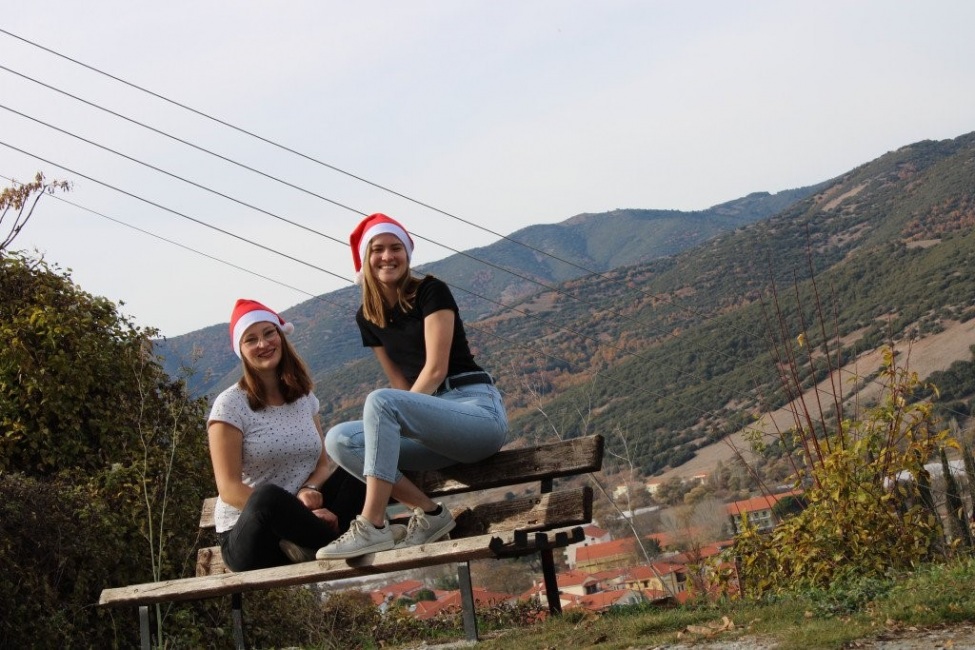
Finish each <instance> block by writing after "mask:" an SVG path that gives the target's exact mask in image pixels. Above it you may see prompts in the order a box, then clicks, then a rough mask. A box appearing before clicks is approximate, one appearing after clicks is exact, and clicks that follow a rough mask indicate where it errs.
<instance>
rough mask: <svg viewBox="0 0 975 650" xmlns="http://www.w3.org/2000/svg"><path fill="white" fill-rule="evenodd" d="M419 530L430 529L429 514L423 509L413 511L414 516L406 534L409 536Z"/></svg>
mask: <svg viewBox="0 0 975 650" xmlns="http://www.w3.org/2000/svg"><path fill="white" fill-rule="evenodd" d="M417 528H430V522H429V521H427V513H425V512H424V511H423V510H422V509H421V508H417V509H416V510H414V511H413V516H412V517H410V523H409V524H407V527H406V534H407V535H409V534H410V533H412V532H413V531H414V530H416V529H417Z"/></svg>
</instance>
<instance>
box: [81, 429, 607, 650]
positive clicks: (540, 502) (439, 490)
mask: <svg viewBox="0 0 975 650" xmlns="http://www.w3.org/2000/svg"><path fill="white" fill-rule="evenodd" d="M603 445H604V441H603V438H602V436H599V435H595V436H587V437H583V438H576V439H574V440H565V441H560V442H554V443H548V444H543V445H539V446H537V447H529V448H522V449H505V450H502V451H500V452H498V453H497V454H495V455H494V456H491V457H490V458H487V459H485V460H483V461H481V462H479V463H474V464H470V465H454V466H452V467H448V468H446V469H443V470H439V471H432V472H422V473H414V474H411V475H410V478H412V479H413V480H414V481H415V482H416V483H417V485H419V486H420V488H421V489H422V490H423V491H424V492H426V493H427V494H428V495H430V496H431V497H434V498H438V497H444V496H450V495H455V494H463V493H475V492H484V491H487V490H492V489H494V488H502V487H512V486H517V485H524V484H527V483H531V482H535V481H538V482H539V483H540V486H539V491H538V494H532V495H529V496H525V497H516V498H511V499H508V498H505V497H501V499H500V500H498V499H493V498H492V497H491V496H490V493H489V492H484V494H481V495H478V496H479V497H483V499H482V500H480V501H478V502H477V503H476V504H475V505H473V506H471V507H468V508H463V509H456V508H451V509H452V511H453V513H454V516H455V518H456V521H457V526H456V528H455V529H454V530H453V531H451V533H450V539H447V540H441V541H438V542H433V543H430V544H425V545H423V546H413V547H407V548H402V549H393V550H390V551H383V552H380V553H371V554H369V555H365V556H363V557H360V558H354V559H349V560H314V561H309V562H303V563H300V564H289V565H286V566H280V567H273V568H270V569H257V570H253V571H241V572H239V573H234V572H233V571H231V570H230V569H228V568H226V567H225V566H224V564H223V560H222V558H221V556H220V547H218V546H215V547H209V548H202V549H200V550H199V552H198V555H197V570H196V574H197V575H196V577H193V578H180V579H175V580H164V581H160V582H150V583H143V584H138V585H130V586H126V587H116V588H111V589H105V590H104V591H102V594H101V598H100V600H99V604H100V605H103V606H107V607H120V606H138V607H139V619H140V629H141V632H142V646H143V647H144V648H148V647H149V643H150V636H149V605H153V604H157V603H164V602H176V601H186V600H202V599H206V598H214V597H218V596H226V595H229V596H231V597H232V598H231V600H232V607H233V612H232V618H233V624H234V639H235V643H236V645H237V647H244V633H243V620H242V618H243V617H242V611H241V594H242V593H243V592H245V591H253V590H258V589H270V588H273V587H284V586H293V585H302V584H309V583H317V582H327V581H331V580H340V579H345V578H353V577H362V576H370V575H377V574H382V573H389V572H393V571H402V570H406V569H414V568H419V567H425V566H436V565H443V564H448V563H457V565H458V578H459V585H460V591H461V599H462V603H463V621H464V630H465V634H466V635H467V638H468V639H469V640H476V639H477V621H476V618H475V616H474V599H473V594H472V591H471V581H470V564H469V563H470V561H471V560H479V559H484V558H504V557H519V556H524V555H530V554H534V553H539V554H540V556H541V563H542V573H543V578H544V581H545V592H546V594H547V600H548V606H549V611H550V612H551V613H553V614H559V613H561V604H560V601H559V596H558V585H557V583H556V577H555V562H554V559H553V554H552V551H553V550H554V549H556V548H561V547H565V546H568V545H569V544H573V543H576V542H579V541H582V539H583V538H584V536H583V533H582V528H581V527H580V526H581V525H583V524H586V523H589V522H590V521H591V520H592V503H593V491H592V488H591V487H590V486H589V485H585V486H583V487H578V488H570V489H560V490H558V491H553V487H554V480H555V479H557V478H563V477H569V476H577V475H584V474H588V473H590V472H595V471H598V470H599V469H600V468H601V467H602V458H603ZM215 500H216V499H207V500H206V502H205V503H204V506H203V514H202V516H201V521H200V526H201V527H203V528H212V527H213V504H214V502H215ZM547 531H553V532H547Z"/></svg>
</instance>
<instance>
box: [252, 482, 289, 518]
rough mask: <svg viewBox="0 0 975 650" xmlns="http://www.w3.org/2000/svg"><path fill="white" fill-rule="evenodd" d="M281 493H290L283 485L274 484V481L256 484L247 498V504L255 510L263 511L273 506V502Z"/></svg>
mask: <svg viewBox="0 0 975 650" xmlns="http://www.w3.org/2000/svg"><path fill="white" fill-rule="evenodd" d="M281 493H284V494H288V495H289V496H290V493H289V492H288V491H287V490H285V489H284V488H283V487H280V486H278V485H275V484H274V483H264V484H262V485H258V486H257V487H256V488H254V491H253V492H251V495H250V496H249V497H248V498H247V505H249V506H250V507H251V508H252V509H253V510H255V511H257V512H263V511H265V510H268V509H270V508H272V507H275V504H276V503H277V502H278V499H279V498H280V497H281Z"/></svg>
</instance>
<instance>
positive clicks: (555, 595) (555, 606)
mask: <svg viewBox="0 0 975 650" xmlns="http://www.w3.org/2000/svg"><path fill="white" fill-rule="evenodd" d="M538 554H539V555H540V556H541V558H542V577H543V578H544V580H545V597H546V599H547V600H548V611H549V613H550V614H553V615H555V616H558V615H560V614H561V613H562V599H561V598H559V582H558V580H557V579H556V577H555V558H554V557H553V556H552V549H550V548H547V549H544V550H541V551H539V552H538Z"/></svg>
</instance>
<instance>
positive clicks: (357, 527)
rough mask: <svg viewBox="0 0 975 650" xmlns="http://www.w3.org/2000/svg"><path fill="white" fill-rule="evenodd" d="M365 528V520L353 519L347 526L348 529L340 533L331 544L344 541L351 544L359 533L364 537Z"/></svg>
mask: <svg viewBox="0 0 975 650" xmlns="http://www.w3.org/2000/svg"><path fill="white" fill-rule="evenodd" d="M365 528H366V522H365V520H363V519H360V518H359V517H356V518H355V519H353V520H352V523H351V524H349V529H348V530H347V531H345V532H344V533H342V534H341V535H339V536H338V537H337V538H336V539H335V541H334V542H332V544H338V543H339V542H344V541H350V542H351V541H352V540H354V539H355V538H356V535H357V534H359V533H361V534H362V535H363V536H364V535H365V532H366V531H365Z"/></svg>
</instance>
